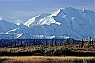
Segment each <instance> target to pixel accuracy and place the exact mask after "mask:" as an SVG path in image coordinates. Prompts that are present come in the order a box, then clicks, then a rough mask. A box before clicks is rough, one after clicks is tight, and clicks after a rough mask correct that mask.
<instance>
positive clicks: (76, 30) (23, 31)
mask: <svg viewBox="0 0 95 63" xmlns="http://www.w3.org/2000/svg"><path fill="white" fill-rule="evenodd" d="M88 37H91V38H92V39H94V40H95V13H94V12H93V11H90V10H86V9H75V8H72V7H66V8H60V9H58V10H56V11H54V12H52V13H50V14H46V13H42V14H40V15H37V16H34V17H32V18H30V19H29V20H28V21H26V22H25V23H24V24H20V25H16V24H14V23H11V22H8V21H5V20H0V39H34V38H36V39H52V38H58V39H68V38H73V39H76V40H81V39H85V40H86V39H88Z"/></svg>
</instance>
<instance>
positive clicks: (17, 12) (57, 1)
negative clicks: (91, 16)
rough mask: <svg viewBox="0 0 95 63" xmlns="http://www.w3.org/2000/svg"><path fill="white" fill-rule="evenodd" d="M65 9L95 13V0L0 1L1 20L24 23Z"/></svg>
mask: <svg viewBox="0 0 95 63" xmlns="http://www.w3.org/2000/svg"><path fill="white" fill-rule="evenodd" d="M65 7H73V8H77V9H87V10H92V11H94V12H95V0H0V19H3V20H7V21H10V22H14V23H17V22H19V23H21V22H23V23H24V22H26V21H27V20H28V19H30V18H32V17H33V16H36V15H39V14H41V13H51V12H54V11H56V10H58V9H60V8H65Z"/></svg>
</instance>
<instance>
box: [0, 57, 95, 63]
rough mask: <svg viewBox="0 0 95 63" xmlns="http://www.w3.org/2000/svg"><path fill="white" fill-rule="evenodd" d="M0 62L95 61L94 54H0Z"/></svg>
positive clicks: (86, 62) (56, 62)
mask: <svg viewBox="0 0 95 63" xmlns="http://www.w3.org/2000/svg"><path fill="white" fill-rule="evenodd" d="M0 59H1V60H2V61H1V63H50V62H52V63H95V57H94V56H88V57H87V56H86V57H82V56H81V57H79V56H1V57H0Z"/></svg>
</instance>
